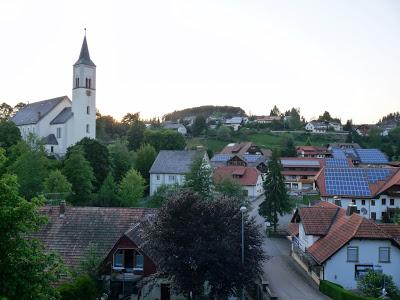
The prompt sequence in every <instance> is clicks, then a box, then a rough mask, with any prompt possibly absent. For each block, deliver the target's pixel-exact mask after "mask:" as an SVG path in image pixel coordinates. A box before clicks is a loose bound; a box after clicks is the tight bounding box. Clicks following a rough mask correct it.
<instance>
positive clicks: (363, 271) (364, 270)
mask: <svg viewBox="0 0 400 300" xmlns="http://www.w3.org/2000/svg"><path fill="white" fill-rule="evenodd" d="M354 269H355V270H354V275H355V276H354V277H355V279H358V278H360V277H363V276H365V275H367V274H368V270H373V269H374V268H373V265H355V266H354Z"/></svg>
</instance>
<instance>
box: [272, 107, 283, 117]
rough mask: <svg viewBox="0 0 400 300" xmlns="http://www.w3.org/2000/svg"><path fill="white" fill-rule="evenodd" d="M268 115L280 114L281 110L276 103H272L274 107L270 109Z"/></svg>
mask: <svg viewBox="0 0 400 300" xmlns="http://www.w3.org/2000/svg"><path fill="white" fill-rule="evenodd" d="M269 115H270V116H276V117H277V116H280V115H281V111H280V110H279V108H278V107H277V106H276V105H274V107H273V108H272V109H271V111H270V113H269Z"/></svg>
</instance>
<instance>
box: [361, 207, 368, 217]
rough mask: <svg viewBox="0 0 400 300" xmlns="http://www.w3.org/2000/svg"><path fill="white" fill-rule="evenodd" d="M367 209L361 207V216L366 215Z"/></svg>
mask: <svg viewBox="0 0 400 300" xmlns="http://www.w3.org/2000/svg"><path fill="white" fill-rule="evenodd" d="M367 212H368V211H367V209H366V208H365V207H363V208H361V213H362V214H363V215H366V214H367Z"/></svg>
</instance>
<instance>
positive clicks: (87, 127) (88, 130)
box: [86, 124, 90, 133]
mask: <svg viewBox="0 0 400 300" xmlns="http://www.w3.org/2000/svg"><path fill="white" fill-rule="evenodd" d="M86 133H90V128H89V124H86Z"/></svg>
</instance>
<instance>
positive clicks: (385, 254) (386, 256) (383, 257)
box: [379, 247, 390, 263]
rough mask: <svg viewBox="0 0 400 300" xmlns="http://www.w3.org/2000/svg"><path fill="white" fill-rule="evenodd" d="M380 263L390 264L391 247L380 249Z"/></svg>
mask: <svg viewBox="0 0 400 300" xmlns="http://www.w3.org/2000/svg"><path fill="white" fill-rule="evenodd" d="M379 262H381V263H388V262H390V247H379Z"/></svg>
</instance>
